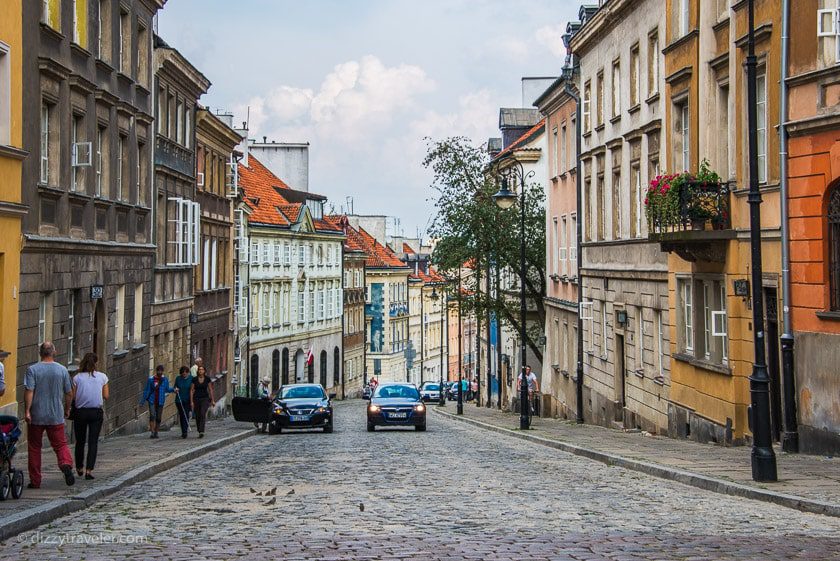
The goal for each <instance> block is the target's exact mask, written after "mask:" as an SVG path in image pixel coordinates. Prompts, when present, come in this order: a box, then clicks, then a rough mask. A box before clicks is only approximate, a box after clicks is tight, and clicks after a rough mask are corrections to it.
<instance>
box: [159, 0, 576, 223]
mask: <svg viewBox="0 0 840 561" xmlns="http://www.w3.org/2000/svg"><path fill="white" fill-rule="evenodd" d="M579 6H580V3H579V2H572V1H570V0H507V1H501V0H306V1H300V0H237V1H236V2H230V0H168V2H167V3H166V7H165V8H164V9H163V10H162V11H161V12H160V15H159V21H158V33H159V34H160V35H161V37H162V38H163V39H164V40H165V41H166V42H167V43H169V44H170V45H171V46H172V47H174V48H176V49H178V50H179V51H180V52H181V53H182V54H183V55H184V56H186V57H187V59H188V60H190V62H191V63H192V64H193V65H195V66H196V67H197V68H198V69H199V70H200V71H201V72H202V73H203V74H204V75H205V76H207V77H208V78H209V79H210V81H211V82H212V86H211V88H210V90H209V92H208V93H207V94H206V95H205V96H203V97H202V98H201V100H200V101H201V103H202V104H204V105H206V106H208V107H210V109H211V110H212V111H216V110H225V111H231V112H233V113H234V122H236V123H241V122H242V121H245V120H246V117H249V118H250V124H249V126H250V134H249V136H250V137H251V138H256V139H260V140H261V139H262V138H263V136H265V137H268V140H269V141H272V140H275V141H278V142H309V143H310V164H309V167H310V170H309V177H310V180H309V185H310V187H309V188H310V191H312V192H315V193H319V194H322V195H326V196H327V197H329V200H330V203H331V204H333V205H334V209H335V211H342V210H344V209H345V208H346V200H347V197H352V198H353V210H354V211H355V212H356V213H358V214H385V215H388V216H394V217H397V218H399V219H400V225H401V229H402V232H401V233H403V234H404V235H407V236H415V235H417V234H418V232H421V233H422V232H425V230H426V228H427V227H428V224H429V222H430V219H431V217H432V214H433V211H434V207H433V200H434V190H433V189H431V188H430V183H431V176H430V174H429V172H428V171H427V170H425V169H424V168H423V166H422V160H423V156H424V154H425V151H426V145H427V142H428V141H427V139H428V138H431V139H434V140H439V139H444V138H446V137H449V136H455V135H463V136H467V137H470V138H471V139H473V141H474V142H475V143H477V144H480V143H484V142H486V140H487V138H489V137H491V136H500V135H499V131H498V115H499V108H500V107H520V106H522V93H521V82H520V79H521V77H523V76H557V75H558V74H559V72H560V68H561V67H562V65H563V59H564V57H565V49H564V48H563V42H562V39H561V35H562V34H563V32H564V30H565V27H566V22H568V21H569V20H570V19H576V18H575V16H576V15H577V11H578V8H579ZM531 101H533V100H530V101H529V102H528V103H530V102H531ZM281 179H282V178H281ZM342 207H344V208H342ZM389 233H400V232H389Z"/></svg>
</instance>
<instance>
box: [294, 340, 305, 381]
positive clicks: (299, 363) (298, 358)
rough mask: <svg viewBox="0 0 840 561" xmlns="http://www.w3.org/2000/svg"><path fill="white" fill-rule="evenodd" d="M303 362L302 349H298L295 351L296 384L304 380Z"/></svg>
mask: <svg viewBox="0 0 840 561" xmlns="http://www.w3.org/2000/svg"><path fill="white" fill-rule="evenodd" d="M305 362H306V359H305V358H304V354H303V350H302V349H298V352H296V353H295V383H297V384H302V383H303V382H304V381H305V380H304V378H303V375H304V370H303V369H304V367H305V366H306V364H305Z"/></svg>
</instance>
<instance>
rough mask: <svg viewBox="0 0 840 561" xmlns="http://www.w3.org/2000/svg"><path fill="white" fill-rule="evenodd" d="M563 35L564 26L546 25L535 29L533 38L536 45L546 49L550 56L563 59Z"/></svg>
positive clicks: (564, 52)
mask: <svg viewBox="0 0 840 561" xmlns="http://www.w3.org/2000/svg"><path fill="white" fill-rule="evenodd" d="M564 33H566V26H565V25H562V24H557V25H546V26H543V27H540V28H539V29H537V31H536V33H535V37H536V38H537V43H539V44H540V45H542V46H543V47H545V48H547V49H548V50H549V51H550V52H551V54H553V55H554V56H556V57H558V58H563V57H565V56H566V46H565V45H564V44H563V34H564Z"/></svg>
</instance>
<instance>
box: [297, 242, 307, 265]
mask: <svg viewBox="0 0 840 561" xmlns="http://www.w3.org/2000/svg"><path fill="white" fill-rule="evenodd" d="M297 253H298V265H299V266H301V267H303V266H304V265H306V246H305V245H303V244H299V245H298V246H297Z"/></svg>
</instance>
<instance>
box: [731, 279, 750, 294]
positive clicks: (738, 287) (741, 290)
mask: <svg viewBox="0 0 840 561" xmlns="http://www.w3.org/2000/svg"><path fill="white" fill-rule="evenodd" d="M733 284H734V287H735V296H743V297H744V298H749V297H750V281H749V280H747V279H737V280H735V281H734V282H733Z"/></svg>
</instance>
